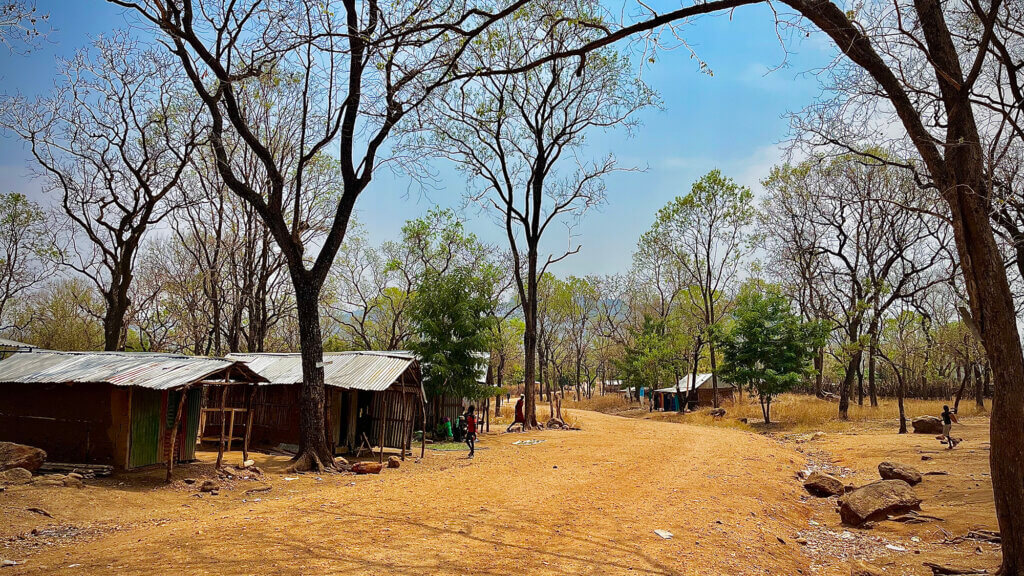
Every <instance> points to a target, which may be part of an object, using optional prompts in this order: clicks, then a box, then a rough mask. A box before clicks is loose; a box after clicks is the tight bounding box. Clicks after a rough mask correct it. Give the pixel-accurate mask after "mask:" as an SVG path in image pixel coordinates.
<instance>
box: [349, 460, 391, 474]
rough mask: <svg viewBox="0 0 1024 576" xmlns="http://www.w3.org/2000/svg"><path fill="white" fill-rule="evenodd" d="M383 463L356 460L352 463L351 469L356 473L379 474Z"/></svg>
mask: <svg viewBox="0 0 1024 576" xmlns="http://www.w3.org/2000/svg"><path fill="white" fill-rule="evenodd" d="M383 469H384V465H383V464H381V463H380V462H356V463H355V464H353V465H352V471H353V472H355V473H356V474H380V471H381V470H383Z"/></svg>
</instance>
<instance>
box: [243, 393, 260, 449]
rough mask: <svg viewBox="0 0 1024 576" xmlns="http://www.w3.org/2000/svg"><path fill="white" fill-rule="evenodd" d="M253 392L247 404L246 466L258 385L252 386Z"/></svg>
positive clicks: (244, 443)
mask: <svg viewBox="0 0 1024 576" xmlns="http://www.w3.org/2000/svg"><path fill="white" fill-rule="evenodd" d="M251 388H252V390H250V391H249V401H248V402H246V408H245V440H242V465H243V466H244V465H245V461H246V460H248V459H249V439H250V438H252V417H253V407H254V406H255V404H256V390H257V388H256V384H255V383H253V384H252V386H251Z"/></svg>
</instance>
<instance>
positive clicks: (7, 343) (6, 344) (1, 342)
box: [0, 338, 39, 350]
mask: <svg viewBox="0 0 1024 576" xmlns="http://www.w3.org/2000/svg"><path fill="white" fill-rule="evenodd" d="M0 348H18V349H23V350H31V349H33V348H39V347H38V346H33V345H31V344H26V343H24V342H18V341H17V340H10V339H7V338H0Z"/></svg>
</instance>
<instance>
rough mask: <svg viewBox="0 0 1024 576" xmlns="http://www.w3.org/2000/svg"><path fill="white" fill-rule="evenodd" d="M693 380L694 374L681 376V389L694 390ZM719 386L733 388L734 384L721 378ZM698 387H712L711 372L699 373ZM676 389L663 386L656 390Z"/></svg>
mask: <svg viewBox="0 0 1024 576" xmlns="http://www.w3.org/2000/svg"><path fill="white" fill-rule="evenodd" d="M692 382H693V374H687V375H686V377H684V378H680V379H679V390H680V391H683V392H685V391H687V390H693V389H694V386H693V385H692V384H691V383H692ZM718 387H719V388H721V389H726V388H732V387H733V385H732V383H730V382H726V381H724V380H722V379H721V378H719V379H718ZM696 388H701V389H704V390H710V389H711V374H710V373H703V374H697V386H696ZM675 391H676V387H675V386H669V387H668V388H661V389H660V390H655V392H665V393H673V394H674V393H675Z"/></svg>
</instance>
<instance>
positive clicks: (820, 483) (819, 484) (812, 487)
mask: <svg viewBox="0 0 1024 576" xmlns="http://www.w3.org/2000/svg"><path fill="white" fill-rule="evenodd" d="M804 488H806V489H807V491H808V492H810V493H811V494H814V495H815V496H823V497H825V496H839V495H840V494H842V493H843V492H844V491H845V487H844V486H843V483H842V481H840V480H839V479H838V478H836V477H835V476H829V475H828V474H824V473H822V472H818V471H817V470H815V471H814V472H811V474H810V476H808V477H807V480H805V481H804Z"/></svg>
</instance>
